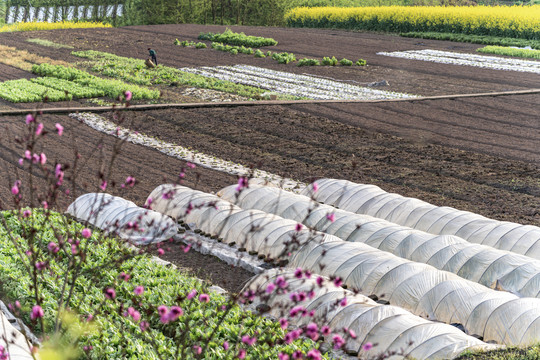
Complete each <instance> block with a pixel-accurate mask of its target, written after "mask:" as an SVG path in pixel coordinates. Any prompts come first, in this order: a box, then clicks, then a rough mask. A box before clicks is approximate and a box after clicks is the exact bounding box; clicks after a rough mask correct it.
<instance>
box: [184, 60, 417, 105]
mask: <svg viewBox="0 0 540 360" xmlns="http://www.w3.org/2000/svg"><path fill="white" fill-rule="evenodd" d="M180 70H181V71H184V72H190V73H193V74H198V75H202V76H205V77H209V78H216V79H220V80H226V81H232V82H235V83H240V84H244V85H251V86H258V87H260V88H263V89H267V90H270V91H275V92H279V93H282V94H287V95H292V96H297V97H302V98H308V99H317V100H376V99H400V98H414V97H416V96H415V95H409V94H402V93H396V92H391V91H382V90H374V89H370V88H366V87H361V86H355V85H350V84H346V83H342V82H339V81H332V80H327V79H321V78H317V77H313V76H308V75H297V74H292V73H287V72H282V71H275V70H270V69H265V68H260V67H256V66H249V65H235V66H216V67H200V68H181V69H180Z"/></svg>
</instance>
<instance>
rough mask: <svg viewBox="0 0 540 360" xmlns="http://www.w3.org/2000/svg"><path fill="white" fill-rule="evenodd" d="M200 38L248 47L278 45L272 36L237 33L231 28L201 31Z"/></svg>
mask: <svg viewBox="0 0 540 360" xmlns="http://www.w3.org/2000/svg"><path fill="white" fill-rule="evenodd" d="M199 39H200V40H210V41H215V42H220V43H224V44H230V45H237V46H242V45H243V46H248V47H255V48H258V47H262V46H274V45H277V43H278V42H277V41H276V40H274V39H272V38H265V37H260V36H251V35H246V34H244V33H243V32H242V33H235V32H233V31H232V30H231V29H227V30H225V31H224V32H223V33H215V34H214V33H211V32H209V33H200V34H199Z"/></svg>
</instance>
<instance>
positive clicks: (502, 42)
mask: <svg viewBox="0 0 540 360" xmlns="http://www.w3.org/2000/svg"><path fill="white" fill-rule="evenodd" d="M400 36H403V37H410V38H420V39H433V40H447V41H459V42H468V43H473V44H484V45H499V46H517V47H525V46H530V47H532V48H533V49H540V41H539V40H527V39H515V38H507V37H500V36H488V35H469V34H459V33H438V32H405V33H401V34H400Z"/></svg>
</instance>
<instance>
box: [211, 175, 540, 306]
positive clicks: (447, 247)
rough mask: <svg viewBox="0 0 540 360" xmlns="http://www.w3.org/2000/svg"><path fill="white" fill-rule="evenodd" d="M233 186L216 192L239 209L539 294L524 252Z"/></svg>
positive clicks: (536, 270) (538, 274) (533, 266)
mask: <svg viewBox="0 0 540 360" xmlns="http://www.w3.org/2000/svg"><path fill="white" fill-rule="evenodd" d="M235 187H236V186H228V187H226V188H225V189H223V190H221V191H220V192H219V193H218V195H219V196H220V197H221V198H223V199H225V200H227V201H231V202H234V203H235V204H236V205H238V206H240V207H242V208H244V209H257V210H261V211H266V212H269V213H273V214H276V215H278V216H281V217H283V218H286V219H291V220H294V221H298V222H301V223H303V224H304V225H306V226H308V227H310V228H313V229H315V230H318V231H323V232H325V233H327V234H330V235H334V236H337V237H339V238H341V239H343V240H345V241H351V242H361V243H364V244H367V245H369V246H373V247H374V248H377V249H379V250H383V251H388V252H390V253H392V254H394V255H396V256H399V257H402V258H404V259H408V260H412V261H416V262H420V263H424V264H429V265H431V266H433V267H435V268H437V269H439V270H445V271H449V272H452V273H454V274H457V275H459V276H461V277H462V278H464V279H467V280H471V281H474V282H477V283H479V284H482V285H485V286H487V287H491V288H495V287H497V288H502V289H504V290H507V291H511V292H513V293H516V294H518V295H520V296H527V297H540V261H538V260H535V259H532V258H530V257H527V256H523V255H518V254H513V253H510V252H507V251H503V250H498V249H494V248H492V247H490V246H484V245H479V244H472V243H469V242H467V241H465V240H464V239H462V238H460V237H457V236H453V235H442V236H441V235H434V234H429V233H426V232H424V231H420V230H415V229H411V228H409V227H405V226H399V225H396V224H394V223H391V222H388V221H385V220H382V219H378V218H375V217H372V216H368V215H360V214H355V213H351V212H348V211H344V210H338V209H336V208H335V207H332V206H329V205H324V204H317V203H315V202H314V201H313V200H312V199H311V198H309V197H307V196H302V195H296V194H293V193H290V192H288V191H283V190H281V189H279V188H276V187H268V186H257V185H250V186H249V188H247V189H243V190H242V192H241V193H240V194H238V192H237V191H236V188H235ZM276 199H278V201H276ZM328 214H333V218H334V221H333V222H332V223H329V222H328V219H327V215H328Z"/></svg>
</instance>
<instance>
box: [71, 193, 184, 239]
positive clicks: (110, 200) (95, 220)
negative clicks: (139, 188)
mask: <svg viewBox="0 0 540 360" xmlns="http://www.w3.org/2000/svg"><path fill="white" fill-rule="evenodd" d="M67 213H68V214H70V215H72V216H74V217H76V218H77V219H79V220H80V221H82V222H88V223H89V224H92V225H93V226H95V227H97V228H100V229H102V230H103V231H105V232H106V233H114V234H117V235H118V236H120V237H121V238H123V239H126V240H129V241H130V242H131V243H134V244H136V245H141V244H149V243H155V242H161V241H165V240H168V239H170V238H171V237H173V236H174V235H176V234H177V233H178V230H177V229H178V228H177V225H176V223H175V222H174V221H173V220H172V219H171V218H170V217H168V216H165V215H163V214H161V213H158V212H156V211H152V210H149V209H145V208H141V207H138V206H137V205H136V204H135V203H133V202H131V201H128V200H125V199H123V198H120V197H116V196H112V195H109V194H105V193H88V194H84V195H81V196H79V197H78V198H77V199H75V201H74V202H73V203H72V204H71V205H69V207H68V209H67Z"/></svg>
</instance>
